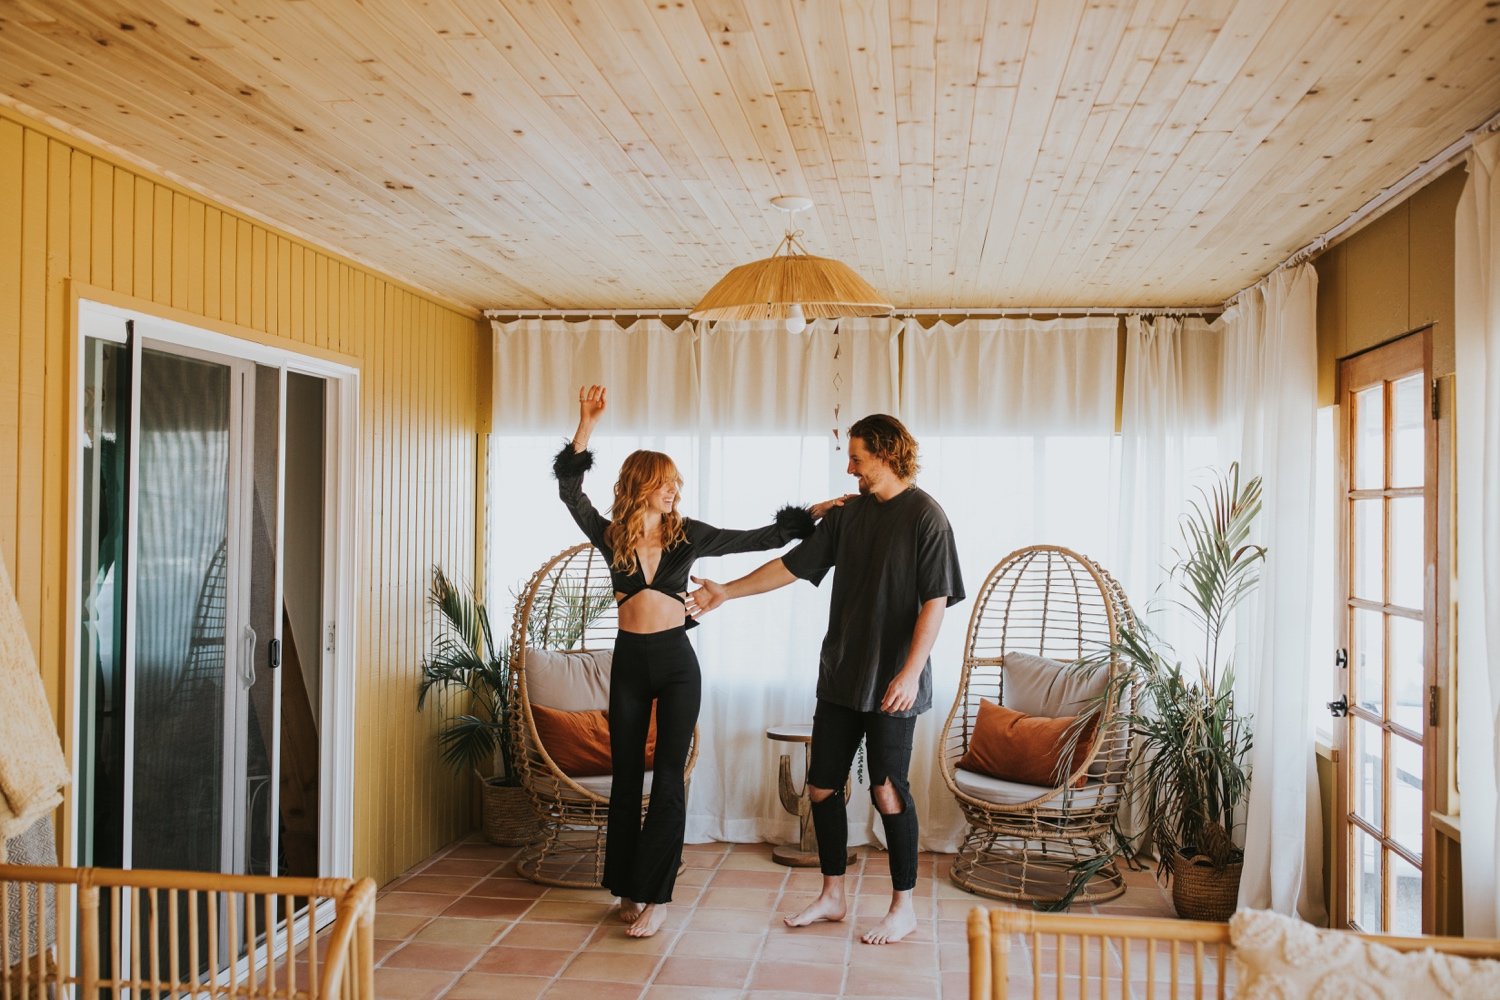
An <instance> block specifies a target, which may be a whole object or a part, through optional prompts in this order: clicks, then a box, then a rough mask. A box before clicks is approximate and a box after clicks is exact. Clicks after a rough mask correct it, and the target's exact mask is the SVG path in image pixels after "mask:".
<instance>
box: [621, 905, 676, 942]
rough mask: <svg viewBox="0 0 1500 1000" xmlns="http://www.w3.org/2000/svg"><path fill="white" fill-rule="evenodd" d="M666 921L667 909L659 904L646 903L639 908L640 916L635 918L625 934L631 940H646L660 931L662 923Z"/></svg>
mask: <svg viewBox="0 0 1500 1000" xmlns="http://www.w3.org/2000/svg"><path fill="white" fill-rule="evenodd" d="M666 919H667V908H666V907H665V906H662V905H661V904H659V903H647V904H646V905H645V906H644V907H642V908H641V915H640V916H639V917H637V918H636V920H635V923H633V924H631V925H630V926H629V927H627V928H625V933H626V934H628V935H630V936H631V937H633V938H648V937H651V936H652V935H654V934H655V933H656V932H657V931H659V930H661V925H662V922H663V921H665V920H666Z"/></svg>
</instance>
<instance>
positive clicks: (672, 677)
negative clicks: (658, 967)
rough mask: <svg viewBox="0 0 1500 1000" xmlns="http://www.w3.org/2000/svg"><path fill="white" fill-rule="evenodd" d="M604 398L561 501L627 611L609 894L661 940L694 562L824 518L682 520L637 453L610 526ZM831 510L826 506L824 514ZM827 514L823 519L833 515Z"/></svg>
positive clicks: (693, 672) (690, 707) (676, 830)
mask: <svg viewBox="0 0 1500 1000" xmlns="http://www.w3.org/2000/svg"><path fill="white" fill-rule="evenodd" d="M605 403H606V401H605V389H604V387H603V386H599V385H595V386H589V387H588V388H587V389H584V388H580V389H579V390H578V430H577V432H576V433H574V435H573V440H572V441H570V442H569V443H567V444H565V445H563V448H562V450H561V451H559V452H558V454H557V457H556V459H554V461H553V463H552V471H553V474H554V475H555V476H556V477H557V492H558V495H559V496H560V497H561V498H562V501H563V503H564V504H565V505H566V506H567V508H568V511H569V513H571V514H572V515H573V520H574V521H576V522H578V526H579V527H580V528H582V529H583V533H584V534H585V535H586V536H588V539H589V541H591V542H593V543H594V545H595V546H596V547H597V548H598V549H599V551H600V552H601V553H603V555H604V557H605V558H606V559H607V560H609V567H610V575H611V577H612V580H613V585H614V590H615V601H616V602H617V603H618V605H619V626H620V631H619V634H618V636H617V637H616V638H615V651H614V662H613V666H612V668H611V679H610V685H609V743H610V752H611V753H612V754H613V758H614V763H613V767H612V771H613V775H612V780H611V784H610V793H609V829H608V840H607V841H606V846H605V852H604V887H605V888H606V889H608V890H609V891H610V892H612V893H614V894H615V895H616V896H619V897H620V917H621V919H622V920H625V921H627V922H629V923H630V928H629V930H627V931H626V933H627V934H629V935H630V936H631V937H642V938H643V937H650V936H651V935H653V934H655V933H656V932H657V931H658V930H660V929H661V925H662V921H663V920H664V919H665V917H666V913H665V907H664V905H663V904H665V903H667V902H670V901H671V899H672V887H673V884H674V883H675V882H676V880H677V869H678V867H679V865H680V864H681V862H682V838H683V830H684V825H685V822H686V818H687V811H686V803H685V800H684V799H685V796H684V788H683V785H684V776H683V772H684V771H685V770H686V767H687V757H688V748H689V746H690V744H691V742H692V738H693V727H694V726H695V725H696V724H697V722H698V705H699V699H700V696H701V693H702V678H701V676H700V674H699V671H698V658H697V656H696V655H695V654H694V653H693V647H692V645H691V644H690V643H689V642H688V638H687V630H688V629H689V628H691V627H693V626H694V625H696V624H697V623H696V622H694V621H692V620H691V619H690V618H689V617H688V616H687V612H686V611H685V610H684V607H683V598H684V592H685V591H686V590H687V585H688V573H689V571H690V570H691V569H692V565H693V562H694V560H697V559H700V558H703V557H705V556H717V555H724V554H725V553H729V552H756V551H761V550H764V549H774V548H779V547H780V546H782V545H785V544H786V543H787V542H789V541H791V540H792V539H793V538H802V537H806V536H807V535H810V534H811V533H812V530H813V515H812V514H810V513H809V512H808V511H806V510H803V509H801V508H799V507H783V508H782V509H781V510H779V511H777V512H776V520H775V522H774V523H773V524H769V525H767V526H765V527H763V528H756V529H753V530H749V531H735V530H730V529H721V528H715V527H713V526H712V525H708V524H704V523H703V522H702V521H694V520H692V519H691V518H686V517H683V516H682V515H681V514H680V513H678V511H677V501H678V499H679V498H680V496H681V490H682V477H681V475H679V474H678V472H677V467H676V465H674V464H673V463H672V460H671V459H670V458H668V457H667V456H666V455H663V454H662V453H660V452H655V451H636V452H632V453H631V454H630V455H629V456H628V457H627V458H626V459H625V461H624V463H623V464H622V465H621V466H620V476H619V479H618V480H617V481H616V482H615V499H614V505H613V507H611V509H610V515H611V517H610V519H608V520H606V519H605V518H604V517H603V516H601V515H600V514H599V512H598V511H597V510H595V509H594V505H593V504H592V503H590V502H589V498H588V497H587V496H585V495H584V492H583V474H584V473H585V472H587V471H588V470H589V469H590V468H591V467H592V466H593V464H594V456H593V454H592V453H591V452H590V451H588V442H589V437H590V436H591V435H592V434H593V431H594V426H595V425H596V424H597V423H598V422H599V418H600V416H602V415H603V413H604V408H605ZM822 507H823V505H819V508H822ZM819 508H815V509H818V510H819V513H821V509H819ZM653 700H654V701H655V702H656V760H655V764H654V766H653V777H652V784H651V804H650V806H649V808H648V809H647V810H646V818H645V822H644V823H642V822H640V821H639V819H638V817H639V815H640V814H639V809H640V801H641V791H642V785H643V782H644V778H645V752H646V735H647V729H648V728H649V726H650V722H651V704H652V701H653Z"/></svg>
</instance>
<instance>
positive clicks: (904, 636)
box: [781, 486, 964, 716]
mask: <svg viewBox="0 0 1500 1000" xmlns="http://www.w3.org/2000/svg"><path fill="white" fill-rule="evenodd" d="M781 561H782V563H783V564H785V566H786V568H787V569H788V570H790V571H791V572H792V574H793V575H794V576H798V577H800V578H802V579H804V580H809V581H811V582H812V583H813V584H818V583H821V582H822V580H823V577H824V575H825V574H827V572H828V570H829V569H834V570H835V573H834V574H833V594H832V597H831V599H830V601H829V608H828V634H827V635H826V636H824V638H823V652H822V656H821V658H820V660H819V663H818V697H819V698H820V699H822V700H824V701H830V702H833V703H834V704H836V705H843V706H844V707H846V708H852V709H854V710H855V711H859V712H875V711H879V709H880V702H881V699H882V698H884V697H885V689H886V688H887V687H888V686H889V685H890V683H891V681H892V680H893V679H895V676H896V675H897V674H898V673H900V672H901V667H902V666H903V665H905V663H906V654H907V653H908V652H909V651H910V649H911V639H912V630H913V629H914V628H915V627H916V624H917V613H918V612H919V611H921V609H922V605H923V604H925V603H926V602H927V601H930V600H932V599H933V598H937V597H946V598H947V599H948V604H947V606H948V607H952V606H953V605H954V604H957V603H958V602H959V601H961V600H963V599H964V584H963V578H962V575H961V574H960V572H959V568H958V551H957V549H956V548H955V547H954V544H953V529H952V528H951V527H950V526H949V525H948V516H947V515H946V514H944V513H943V508H942V507H939V506H938V503H937V501H936V500H934V499H932V497H930V496H928V495H927V494H926V493H925V492H923V491H922V490H920V489H918V488H917V487H915V486H911V487H908V488H907V489H905V490H903V491H902V492H901V493H898V494H897V495H896V496H894V497H892V498H891V499H889V500H887V501H885V502H884V503H881V502H880V501H878V500H876V499H875V498H874V497H873V496H869V495H864V496H860V497H856V498H855V499H853V500H849V501H847V502H845V504H844V505H843V506H842V507H835V508H833V509H832V510H830V511H829V512H828V516H827V517H825V518H823V521H822V523H820V524H819V525H818V529H817V531H815V532H814V533H813V535H812V537H811V538H808V539H805V540H804V541H803V542H802V543H801V544H800V545H798V546H797V547H796V548H794V549H792V550H791V551H790V552H788V553H787V554H786V555H784V556H782V557H781ZM931 707H932V661H931V660H930V659H929V660H928V661H927V662H926V663H925V664H923V666H922V680H921V686H920V688H919V689H918V691H917V700H916V702H915V703H913V704H912V707H911V708H910V709H908V710H907V711H905V712H895V713H892V714H894V715H899V716H913V715H920V714H922V713H923V712H925V711H927V710H928V709H929V708H931Z"/></svg>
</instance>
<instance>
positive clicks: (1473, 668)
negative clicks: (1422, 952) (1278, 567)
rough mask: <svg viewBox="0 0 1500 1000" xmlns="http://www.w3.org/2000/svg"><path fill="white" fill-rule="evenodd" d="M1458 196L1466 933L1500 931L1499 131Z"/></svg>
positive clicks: (1476, 150) (1482, 148)
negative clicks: (1499, 785)
mask: <svg viewBox="0 0 1500 1000" xmlns="http://www.w3.org/2000/svg"><path fill="white" fill-rule="evenodd" d="M1468 170H1469V180H1468V184H1467V185H1466V186H1465V188H1464V193H1463V195H1462V197H1460V199H1459V202H1458V213H1457V220H1456V222H1457V225H1456V233H1455V244H1456V245H1455V248H1454V249H1455V253H1454V263H1455V270H1456V281H1455V284H1456V288H1455V293H1456V294H1455V303H1454V305H1455V310H1454V341H1455V344H1454V347H1455V352H1456V353H1455V359H1454V360H1455V363H1456V367H1457V386H1456V388H1457V392H1456V396H1457V399H1458V412H1457V420H1458V448H1457V451H1458V456H1457V457H1458V461H1457V466H1458V544H1457V552H1458V606H1459V609H1460V612H1459V616H1458V706H1459V707H1458V788H1459V817H1460V823H1461V827H1462V831H1463V899H1464V933H1465V934H1466V935H1470V936H1473V937H1494V936H1496V934H1497V933H1500V896H1497V895H1496V891H1495V889H1496V878H1497V871H1500V842H1497V838H1496V832H1495V831H1496V829H1497V825H1500V810H1497V808H1496V806H1497V801H1496V799H1497V796H1496V781H1497V775H1500V740H1497V733H1500V135H1487V136H1484V137H1481V138H1476V139H1475V140H1474V147H1473V149H1471V150H1470V151H1469V156H1468Z"/></svg>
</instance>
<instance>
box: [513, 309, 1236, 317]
mask: <svg viewBox="0 0 1500 1000" xmlns="http://www.w3.org/2000/svg"><path fill="white" fill-rule="evenodd" d="M689 311H690V310H687V309H486V310H484V317H485V319H566V318H568V317H574V318H577V319H595V318H598V319H614V318H615V317H618V316H637V317H643V318H650V317H668V316H671V317H678V316H681V317H684V318H685V317H686V316H687V314H688V312H689ZM1222 311H1223V306H1108V307H1106V306H1006V307H996V308H980V309H975V308H964V307H963V306H951V307H933V308H923V309H893V310H891V313H890V315H891V316H892V317H896V318H900V317H902V316H974V317H979V318H983V317H987V316H1038V315H1040V316H1135V315H1140V314H1143V313H1149V314H1151V315H1153V316H1212V315H1217V314H1218V313H1220V312H1222Z"/></svg>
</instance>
